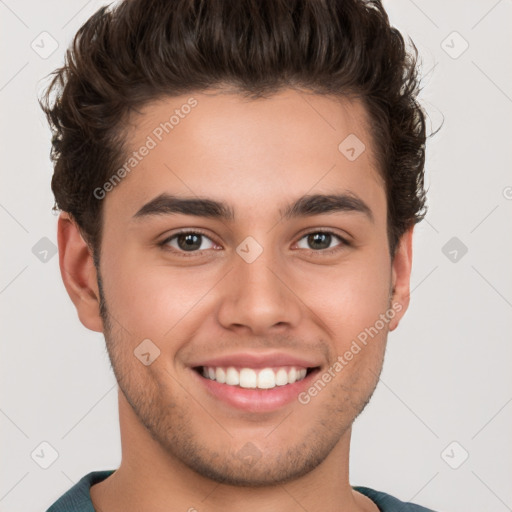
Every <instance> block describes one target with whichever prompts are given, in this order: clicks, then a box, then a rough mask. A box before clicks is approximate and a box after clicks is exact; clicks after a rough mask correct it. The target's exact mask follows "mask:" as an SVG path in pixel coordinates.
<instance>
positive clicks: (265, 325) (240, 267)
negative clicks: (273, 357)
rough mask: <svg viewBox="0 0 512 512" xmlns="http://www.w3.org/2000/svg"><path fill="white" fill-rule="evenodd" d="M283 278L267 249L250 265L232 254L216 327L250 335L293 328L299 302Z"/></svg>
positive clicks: (299, 309)
mask: <svg viewBox="0 0 512 512" xmlns="http://www.w3.org/2000/svg"><path fill="white" fill-rule="evenodd" d="M287 276H288V274H287V273H286V272H285V269H284V265H283V264H282V263H281V264H278V263H277V260H276V259H274V258H273V257H272V253H271V250H270V249H269V250H266V249H265V250H263V252H262V253H261V254H260V255H259V257H258V258H256V260H254V261H252V262H248V261H246V260H244V259H243V258H242V257H240V256H239V255H238V254H236V255H235V256H234V267H233V269H232V271H231V272H229V274H228V275H227V276H226V279H225V280H224V286H223V292H222V302H221V306H220V308H219V309H218V321H219V323H220V324H221V325H222V326H223V327H224V328H226V329H230V330H239V331H243V330H245V331H250V332H251V333H252V334H254V335H263V334H265V333H266V334H268V333H269V332H270V331H276V330H283V329H291V328H294V327H296V326H297V325H298V323H299V320H300V315H301V305H302V302H301V300H300V298H299V297H297V295H296V294H295V293H294V292H293V285H291V283H290V282H289V281H290V278H289V277H288V278H287ZM287 281H288V282H287Z"/></svg>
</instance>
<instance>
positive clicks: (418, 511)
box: [352, 486, 435, 512]
mask: <svg viewBox="0 0 512 512" xmlns="http://www.w3.org/2000/svg"><path fill="white" fill-rule="evenodd" d="M352 489H354V490H356V491H357V492H360V493H361V494H363V495H364V496H367V497H368V498H370V499H371V500H372V501H373V502H374V503H375V504H376V505H377V506H378V507H379V509H380V511H381V512H435V511H434V510H432V509H430V508H425V507H422V506H420V505H415V504H414V503H409V502H407V503H405V502H404V501H400V500H399V499H397V498H395V497H393V496H391V495H390V494H386V493H385V492H381V491H376V490H374V489H370V488H369V487H362V486H353V487H352Z"/></svg>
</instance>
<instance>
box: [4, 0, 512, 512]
mask: <svg viewBox="0 0 512 512" xmlns="http://www.w3.org/2000/svg"><path fill="white" fill-rule="evenodd" d="M103 3H104V2H100V1H89V2H84V1H82V0H80V1H77V0H73V1H67V2H63V1H62V2H57V1H55V0H52V1H45V2H35V1H18V2H15V1H14V0H2V1H0V17H1V18H0V19H1V25H0V30H1V34H2V37H3V42H2V45H1V50H0V51H1V68H0V69H1V72H0V73H1V75H0V102H1V108H2V121H3V122H2V126H1V130H2V132H1V137H0V144H1V155H2V159H1V166H0V168H1V173H2V176H1V178H2V187H1V191H0V220H1V229H2V242H3V243H2V244H1V251H2V264H1V265H0V304H1V315H2V324H1V325H2V327H1V335H2V338H1V340H2V345H1V350H2V353H1V357H0V365H1V369H0V378H1V387H0V389H1V401H0V429H1V430H0V431H1V433H2V435H1V443H2V452H1V453H2V455H1V460H2V464H1V468H0V471H1V475H0V510H1V511H8V510H9V511H13V512H16V511H23V512H32V511H34V512H35V511H38V510H45V509H46V508H47V507H48V506H49V505H50V504H51V503H52V502H53V501H54V500H55V499H57V497H59V496H60V495H61V494H62V493H63V492H64V491H66V490H67V489H68V488H69V487H70V486H71V485H72V484H73V483H75V482H76V481H78V480H79V479H80V478H81V477H82V476H84V475H85V474H86V473H88V472H89V471H94V470H100V469H111V468H112V469H113V468H116V467H117V466H118V464H119V462H120V453H121V452H120V440H119V427H118V419H117V400H116V396H117V394H116V383H115V379H114V377H113V374H112V372H111V370H110V365H109V362H108V357H107V354H106V350H105V347H104V341H103V337H102V335H101V334H98V333H94V332H91V331H88V330H87V329H85V328H84V327H83V326H82V324H81V323H80V322H79V320H78V317H77V314H76V311H75V309H74V307H73V305H72V303H71V301H70V300H69V298H68V296H67V293H66V291H65V289H64V286H63V284H62V282H61V277H60V273H59V269H58V256H57V255H56V254H54V253H52V251H51V249H52V248H54V249H55V245H56V243H57V240H56V223H57V217H56V216H54V215H53V214H52V211H51V207H52V206H53V195H52V193H51V189H50V178H51V174H52V168H51V164H50V161H49V157H48V154H49V149H50V134H49V130H48V127H47V125H46V122H45V120H44V118H43V116H42V114H41V113H40V111H39V107H38V105H37V102H36V97H37V95H38V94H39V93H40V92H41V90H42V87H43V85H44V81H42V79H43V78H44V76H45V75H47V74H48V73H49V72H50V71H52V70H53V69H54V68H56V67H57V66H60V65H61V63H62V59H63V52H64V49H65V47H66V46H67V45H68V43H69V41H70V40H71V37H72V36H73V35H74V33H75V32H76V30H77V29H78V28H79V26H80V25H81V24H82V23H83V22H84V21H85V20H86V19H87V18H88V17H89V16H90V15H91V14H92V13H93V12H94V11H95V10H96V9H97V8H98V7H99V6H100V5H103ZM385 7H386V8H387V10H388V13H389V15H390V18H391V21H392V24H394V25H395V26H396V27H398V28H399V29H400V30H401V31H402V32H403V33H405V34H407V35H409V36H410V37H411V38H412V39H413V40H414V42H415V43H416V45H417V47H418V49H419V50H420V52H421V56H422V59H423V66H422V72H423V75H424V79H423V87H424V89H423V92H422V94H421V100H422V102H423V104H424V106H425V108H426V109H427V111H428V114H429V123H428V127H429V131H432V130H434V129H436V128H437V127H438V126H439V124H440V123H441V121H442V119H443V117H444V119H445V123H444V126H443V128H442V129H441V131H440V132H439V133H438V134H437V135H436V136H435V137H433V138H432V139H431V140H430V141H429V143H428V153H427V163H426V175H427V184H428V186H429V208H430V209H429V213H428V216H427V219H426V220H425V221H424V222H423V223H421V224H420V225H419V226H418V227H417V229H416V238H415V245H414V269H413V273H412V289H413V292H412V297H411V306H410V309H409V311H408V312H407V314H406V315H405V318H404V320H403V321H402V323H401V325H400V327H399V329H398V330H397V331H395V332H394V333H392V334H391V335H390V339H389V345H388V350H387V355H386V361H385V366H384V371H383V373H382V378H381V382H380V383H379V386H378V388H377V391H376V393H375V395H374V397H373V401H372V402H371V404H370V405H369V406H368V408H367V409H366V411H365V412H364V413H363V415H362V416H361V417H360V418H359V419H358V420H356V423H355V426H354V434H353V444H352V453H351V483H352V484H353V485H366V486H369V487H374V488H376V489H379V490H384V491H386V492H389V493H391V494H394V495H396V496H397V497H399V498H401V499H403V500H413V501H416V502H419V503H421V504H423V505H426V506H429V507H432V508H434V509H436V510H439V511H454V512H468V511H482V510H485V511H486V512H502V511H506V510H512V486H511V476H512V436H511V433H512V429H511V426H512V403H511V402H512V371H511V370H512V357H511V356H512V343H511V341H512V340H511V332H512V286H511V285H512V270H511V265H510V262H511V261H512V240H511V236H510V234H511V226H510V224H511V223H510V218H511V213H512V173H511V170H510V163H511V147H512V144H511V141H510V137H511V131H510V129H509V121H510V114H511V112H512V60H511V59H510V55H511V50H512V48H511V47H512V43H511V39H510V27H511V22H512V2H511V1H510V0H500V1H496V0H481V1H462V0H459V1H453V0H451V1H449V2H447V1H441V0H435V1H432V0H431V1H428V2H427V1H426V0H415V1H412V0H399V1H391V0H389V1H386V2H385ZM42 32H48V33H49V34H50V36H48V35H40V34H41V33H42ZM453 32H456V34H454V33H453ZM54 41H55V42H54ZM466 42H467V43H466ZM55 44H58V48H57V49H56V50H55V51H54V52H53V53H52V54H51V55H47V54H48V53H50V52H51V51H52V49H53V48H52V45H55ZM466 44H468V45H469V46H468V48H467V49H466V50H465V51H464V52H462V51H463V50H464V48H465V46H466ZM453 237H456V239H455V240H452V238H453ZM447 244H448V245H447ZM464 247H466V248H467V253H465V254H464ZM45 251H47V252H45ZM507 262H508V264H507ZM43 442H46V443H49V444H50V445H51V447H49V446H48V445H41V443H43ZM454 443H455V444H454ZM53 450H55V452H57V454H58V457H57V458H56V460H53V459H54V458H55V457H54V456H52V454H53ZM466 455H468V458H467V459H466V460H465V457H466ZM50 464H51V465H50ZM48 465H49V467H47V469H44V468H43V467H41V466H48Z"/></svg>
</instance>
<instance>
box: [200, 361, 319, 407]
mask: <svg viewBox="0 0 512 512" xmlns="http://www.w3.org/2000/svg"><path fill="white" fill-rule="evenodd" d="M317 372H318V370H314V371H312V372H311V373H308V375H306V377H305V378H304V379H302V380H300V381H298V382H294V383H293V384H286V385H285V386H276V387H275V388H271V389H256V388H252V389H247V388H241V387H239V386H229V385H227V384H221V383H219V382H217V381H216V380H211V379H208V378H205V377H202V376H201V375H200V374H199V373H198V372H197V371H195V370H192V373H193V374H194V375H195V377H196V379H199V381H200V384H201V385H202V386H204V387H205V388H206V390H207V391H208V392H209V393H210V394H211V395H213V396H214V397H215V398H217V399H219V400H222V401H223V402H225V403H227V404H228V405H230V406H231V407H235V408H237V409H240V410H243V411H247V412H271V411H274V410H277V409H279V408H281V407H284V406H285V405H288V404H290V403H291V402H293V401H298V395H299V394H300V393H301V392H303V391H304V390H305V389H306V388H308V386H309V385H310V381H311V379H312V378H313V377H314V375H316V373H317Z"/></svg>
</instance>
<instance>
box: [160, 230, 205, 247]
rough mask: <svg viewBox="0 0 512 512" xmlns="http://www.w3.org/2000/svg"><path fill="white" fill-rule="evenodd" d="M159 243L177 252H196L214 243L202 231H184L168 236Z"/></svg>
mask: <svg viewBox="0 0 512 512" xmlns="http://www.w3.org/2000/svg"><path fill="white" fill-rule="evenodd" d="M161 245H162V246H164V247H170V248H171V249H172V250H175V251H178V252H198V251H203V250H207V249H212V248H213V246H214V245H215V244H214V243H213V242H212V240H210V238H208V237H207V236H206V235H204V234H202V233H198V232H195V231H185V232H181V233H176V234H174V235H172V236H170V237H169V238H167V239H165V240H164V241H163V242H162V244H161Z"/></svg>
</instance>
